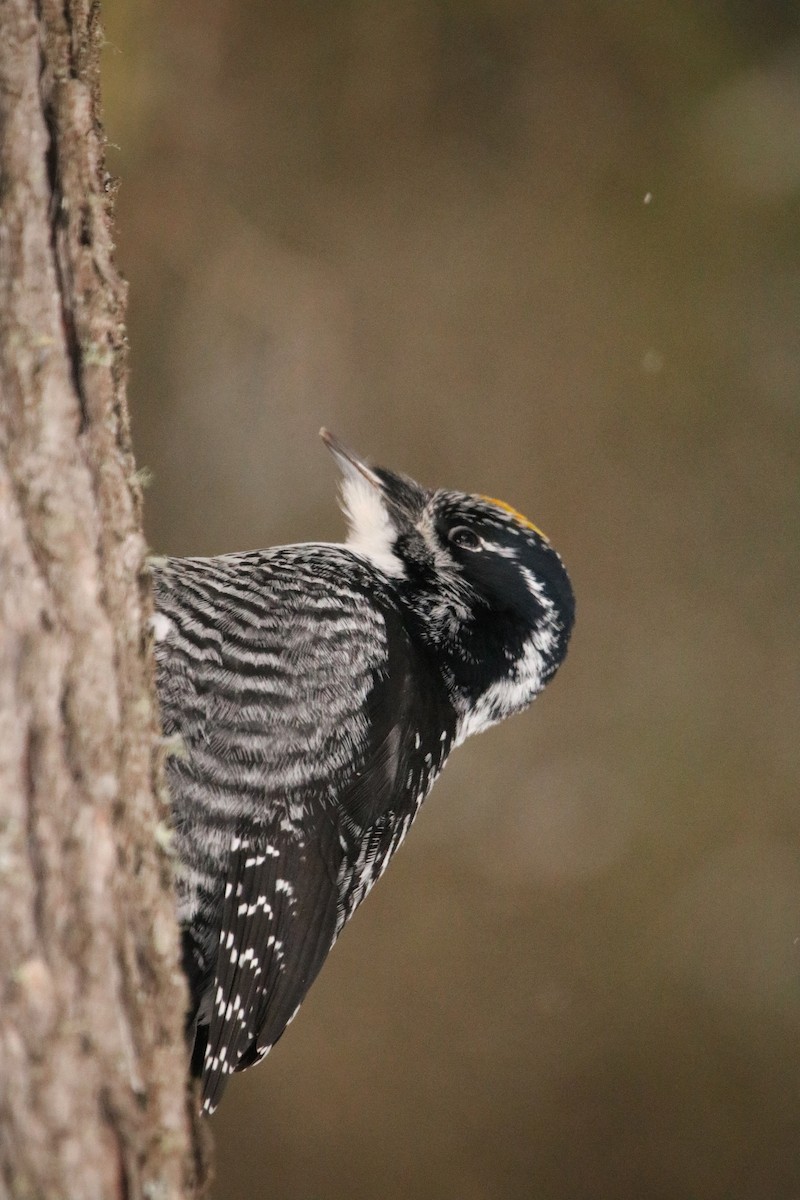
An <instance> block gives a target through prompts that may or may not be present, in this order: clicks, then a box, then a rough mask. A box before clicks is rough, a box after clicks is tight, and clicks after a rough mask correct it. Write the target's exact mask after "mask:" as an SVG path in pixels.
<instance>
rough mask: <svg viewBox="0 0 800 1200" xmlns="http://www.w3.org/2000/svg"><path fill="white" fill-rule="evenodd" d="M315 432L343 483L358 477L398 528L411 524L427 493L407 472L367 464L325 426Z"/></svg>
mask: <svg viewBox="0 0 800 1200" xmlns="http://www.w3.org/2000/svg"><path fill="white" fill-rule="evenodd" d="M319 435H320V437H321V438H322V440H323V442H324V443H325V445H326V446H327V447H328V449H329V450H330V452H331V454H332V455H333V457H334V458H335V459H336V462H337V463H338V465H339V468H340V470H341V472H342V476H343V479H344V483H345V486H346V485H347V484H348V483H349V482H352V483H359V482H360V481H361V480H362V479H363V480H366V482H367V483H368V484H369V485H370V487H373V488H375V490H376V492H378V494H379V495H380V498H381V503H382V504H383V505H384V506H385V508H386V509H387V511H388V512H389V513H390V514H391V515H392V519H393V520H394V521H395V522H396V523H397V524H398V526H399V527H400V528H403V527H407V526H412V525H413V524H414V523H415V521H416V520H417V519H418V518H419V515H420V513H421V512H422V510H423V508H424V507H425V502H426V500H427V498H428V493H427V492H426V491H425V489H424V488H421V487H420V486H419V484H418V483H415V482H414V480H413V479H409V478H408V476H407V475H398V474H397V473H396V472H395V471H387V470H386V469H385V468H384V467H371V466H370V465H369V463H367V462H364V460H363V458H359V457H358V455H357V454H354V453H353V451H352V450H350V449H349V448H348V447H347V446H345V445H343V443H342V442H340V441H339V439H338V438H337V437H334V435H333V434H332V433H331V432H330V430H328V429H324V428H323V429H320V431H319Z"/></svg>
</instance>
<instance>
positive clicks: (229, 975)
mask: <svg viewBox="0 0 800 1200" xmlns="http://www.w3.org/2000/svg"><path fill="white" fill-rule="evenodd" d="M276 832H277V833H278V836H274V837H270V836H269V835H267V836H266V837H264V836H263V835H262V836H261V837H258V838H255V839H251V838H235V839H234V842H233V845H232V848H231V852H230V856H229V869H228V878H227V881H226V884H225V899H224V902H223V908H222V917H221V923H220V941H219V950H218V954H217V962H216V972H215V977H214V993H213V996H212V1007H211V1014H210V1017H211V1019H210V1022H209V1027H208V1038H207V1042H206V1045H205V1055H204V1061H203V1065H202V1080H203V1106H204V1108H205V1110H206V1112H213V1111H214V1109H215V1108H216V1106H217V1105H218V1103H219V1101H220V1098H221V1096H222V1092H223V1090H224V1087H225V1084H226V1082H227V1079H228V1076H229V1075H230V1074H231V1073H232V1072H233V1071H236V1070H242V1069H243V1068H244V1067H247V1066H250V1065H251V1064H252V1063H254V1062H257V1061H258V1060H259V1059H260V1058H263V1056H264V1055H265V1054H266V1053H267V1052H268V1051H269V1050H270V1049H271V1047H272V1046H273V1045H274V1043H275V1042H276V1041H277V1040H278V1038H279V1037H280V1036H281V1034H282V1033H283V1031H284V1029H285V1028H286V1025H287V1024H288V1023H289V1021H291V1019H292V1017H293V1016H294V1014H295V1012H296V1011H297V1009H298V1007H299V1006H300V1004H301V1003H302V1001H303V999H304V997H305V995H306V993H307V991H308V989H309V987H310V986H311V984H312V983H313V981H314V979H315V978H316V975H317V973H318V971H319V969H320V967H321V966H322V964H323V962H324V961H325V957H326V956H327V954H328V951H329V950H330V947H331V944H332V942H333V939H334V935H335V929H336V913H337V903H338V889H337V886H336V877H337V873H338V862H339V860H340V859H341V855H342V850H341V846H340V845H339V844H338V840H337V838H336V836H335V830H334V826H333V824H332V823H331V822H327V828H323V829H320V830H309V831H308V833H307V834H306V835H305V836H300V835H298V836H296V837H292V838H291V839H290V840H287V838H286V837H285V835H284V836H280V831H276Z"/></svg>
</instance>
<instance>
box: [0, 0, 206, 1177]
mask: <svg viewBox="0 0 800 1200" xmlns="http://www.w3.org/2000/svg"><path fill="white" fill-rule="evenodd" d="M100 43H101V34H100V30H99V26H98V14H97V7H96V5H92V4H90V3H87V2H86V0H0V1196H2V1197H3V1200H5V1197H9V1198H13V1200H23V1198H24V1200H40V1198H42V1200H44V1198H45V1197H46V1198H47V1200H73V1198H74V1200H107V1198H115V1200H116V1198H118V1197H119V1198H125V1200H140V1198H141V1200H172V1198H175V1200H179V1198H180V1200H183V1198H186V1197H190V1196H194V1195H196V1194H197V1190H198V1176H199V1175H201V1174H202V1173H203V1166H202V1161H201V1160H202V1159H203V1157H204V1155H203V1151H202V1138H201V1137H200V1136H199V1134H198V1128H197V1124H196V1119H195V1117H194V1108H193V1097H192V1096H191V1094H190V1092H189V1089H188V1088H187V1084H186V1078H187V1071H186V1051H185V1047H184V1041H183V1031H182V1025H183V1012H184V1005H185V995H184V982H183V977H182V974H181V972H180V970H179V966H178V953H177V947H178V938H177V928H176V923H175V917H174V908H173V899H172V894H171V884H170V877H169V876H170V872H169V860H168V853H167V850H166V849H165V846H166V843H167V841H168V831H167V825H166V810H165V806H164V797H163V791H162V790H161V788H160V784H159V778H160V776H159V763H158V761H157V754H158V749H157V747H158V726H157V718H156V709H155V705H154V700H153V688H152V674H151V668H150V647H149V643H148V635H147V623H148V616H149V613H150V596H149V586H148V578H147V573H146V567H145V544H144V539H143V535H142V527H141V497H140V492H139V488H138V485H137V482H136V478H135V472H134V464H133V458H132V455H131V449H130V441H129V431H128V418H127V410H126V404H125V332H124V325H123V319H124V310H125V285H124V283H123V281H122V280H121V278H120V276H119V275H118V274H117V271H116V269H115V266H114V262H113V253H112V251H113V245H112V237H111V201H112V196H111V181H110V180H109V178H108V176H107V175H106V172H105V167H104V148H105V139H104V135H103V132H102V129H101V127H100V123H99V115H98V113H99V110H98V103H99V100H98V60H99V50H100Z"/></svg>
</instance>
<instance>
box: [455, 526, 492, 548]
mask: <svg viewBox="0 0 800 1200" xmlns="http://www.w3.org/2000/svg"><path fill="white" fill-rule="evenodd" d="M447 536H448V537H449V538H450V541H451V542H452V543H453V545H455V546H460V547H461V549H462V550H480V549H481V548H482V546H483V542H482V541H481V539H480V538H479V537H478V535H477V533H475V532H474V530H472V529H468V528H467V526H466V525H456V527H455V529H451V530H450V532H449V533H448V535H447Z"/></svg>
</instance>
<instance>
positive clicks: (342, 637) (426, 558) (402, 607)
mask: <svg viewBox="0 0 800 1200" xmlns="http://www.w3.org/2000/svg"><path fill="white" fill-rule="evenodd" d="M321 436H322V438H323V440H324V441H325V443H326V444H327V446H328V448H329V449H330V450H331V451H332V453H333V455H334V458H335V459H336V460H337V463H338V465H339V467H340V468H341V471H342V500H343V508H344V511H345V515H346V517H347V520H348V524H349V536H348V538H347V540H346V542H345V543H343V544H332V543H322V542H307V543H304V544H301V545H294V546H279V547H275V548H273V549H268V550H255V551H249V552H245V553H240V554H224V555H221V556H219V557H214V558H168V559H161V560H155V561H154V562H153V579H154V594H155V605H156V614H155V617H154V631H155V639H156V643H155V653H156V663H157V684H158V695H159V699H160V706H161V715H162V723H163V728H164V733H165V735H166V738H167V739H168V744H170V745H172V746H173V747H179V749H177V750H176V752H175V753H173V754H171V755H170V756H169V757H168V758H167V761H166V772H167V782H168V786H169V791H170V798H171V805H172V813H173V825H174V844H175V850H176V875H177V893H178V906H179V919H180V922H181V925H182V931H183V959H184V968H185V970H186V973H187V976H188V980H189V987H190V994H191V1008H190V1012H189V1015H188V1019H187V1020H188V1030H189V1037H190V1041H191V1044H192V1048H193V1050H192V1068H193V1071H194V1073H195V1074H196V1075H197V1076H199V1077H200V1079H201V1081H202V1096H203V1101H202V1103H203V1109H204V1111H205V1112H207V1113H210V1112H213V1110H214V1108H215V1107H216V1106H217V1104H218V1103H219V1100H220V1097H221V1096H222V1092H223V1090H224V1088H225V1085H226V1083H227V1080H228V1078H229V1076H230V1075H231V1073H232V1072H234V1071H241V1070H243V1069H244V1068H246V1067H249V1066H251V1065H252V1064H254V1063H256V1062H258V1061H260V1059H262V1058H263V1057H264V1055H265V1054H267V1052H268V1051H269V1050H270V1048H271V1047H272V1046H273V1045H274V1044H275V1042H276V1041H277V1040H278V1038H279V1037H280V1036H281V1034H282V1033H283V1031H284V1029H285V1028H286V1026H287V1024H288V1023H289V1022H290V1021H291V1020H292V1018H293V1017H294V1015H295V1013H296V1012H297V1010H298V1008H299V1006H300V1004H301V1002H302V1000H303V998H304V997H305V995H306V993H307V992H308V989H309V987H310V986H311V984H312V982H313V981H314V979H315V977H316V975H317V973H318V972H319V970H320V967H321V966H322V963H323V962H324V960H325V958H326V957H327V955H328V952H329V951H330V949H331V947H332V946H333V944H334V942H335V941H336V939H337V937H338V936H339V934H340V932H341V930H342V928H343V926H344V925H345V923H346V922H347V921H348V920H349V918H350V917H351V916H352V915H353V913H354V912H355V910H356V908H357V907H358V905H359V904H360V903H361V901H362V900H363V899H364V897H365V896H366V895H367V893H368V892H369V890H370V888H371V887H372V886H373V884H374V883H375V882H376V880H377V879H378V878H379V877H380V875H381V874H382V873H383V871H384V870H385V868H386V866H387V864H388V862H389V860H390V858H391V857H392V855H393V854H394V852H395V850H396V849H397V848H398V846H399V845H400V843H401V842H402V841H403V839H404V837H405V835H406V833H407V832H408V829H409V826H410V825H411V823H412V821H413V820H414V817H415V816H416V814H417V812H418V810H419V807H420V805H421V803H422V801H423V800H424V799H425V797H426V796H427V794H428V792H429V791H430V789H431V787H432V785H433V783H434V781H435V780H436V778H437V776H438V775H439V773H440V772H441V770H442V768H443V766H444V764H445V761H446V760H447V758H448V756H449V754H450V752H451V751H452V750H453V748H454V747H455V746H458V745H459V744H460V743H461V742H463V741H464V739H465V738H467V737H468V736H470V735H471V734H474V733H479V732H480V731H482V730H484V729H487V728H488V727H489V726H490V725H494V724H496V722H498V721H501V720H502V719H503V718H504V717H507V716H510V715H511V714H512V713H516V712H519V711H520V710H521V709H523V708H525V707H526V706H527V705H528V704H529V703H530V702H531V700H533V698H534V697H535V696H536V695H537V694H538V693H539V692H540V691H541V690H542V688H543V687H544V686H545V684H546V683H547V682H548V680H550V679H551V678H552V676H553V675H554V674H555V672H556V670H557V669H558V667H559V665H560V664H561V662H562V661H563V659H564V655H565V653H566V650H567V643H568V640H569V637H570V633H571V630H572V625H573V621H574V614H575V602H574V597H573V591H572V587H571V585H570V581H569V577H568V575H567V572H566V570H565V568H564V566H563V564H562V562H561V559H560V558H559V556H558V554H557V553H556V551H555V550H554V549H553V547H552V546H551V545H550V542H549V541H548V539H547V538H546V537H545V535H544V534H543V533H542V531H541V530H540V529H538V528H537V527H536V526H535V525H534V524H532V522H530V521H529V520H527V519H526V518H525V517H523V516H522V515H521V514H520V513H519V512H517V511H516V510H515V509H513V508H511V507H510V506H509V505H507V504H505V503H503V502H501V501H499V500H494V499H490V498H489V497H486V496H478V495H468V494H466V493H463V492H457V491H446V490H442V489H437V490H429V489H427V488H425V487H421V486H420V485H419V484H418V483H415V482H414V481H413V480H412V479H409V478H408V477H407V476H405V475H401V474H397V473H395V472H393V471H388V470H385V469H383V468H380V467H375V466H371V465H369V464H368V463H367V462H366V461H364V460H363V459H361V458H359V457H358V456H357V455H356V454H354V453H353V452H352V451H351V450H349V449H347V448H346V447H345V446H344V445H342V444H341V443H340V442H339V441H338V440H337V439H336V438H335V437H334V436H333V435H332V434H330V433H328V432H327V431H326V430H324V429H323V430H322V433H321Z"/></svg>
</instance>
